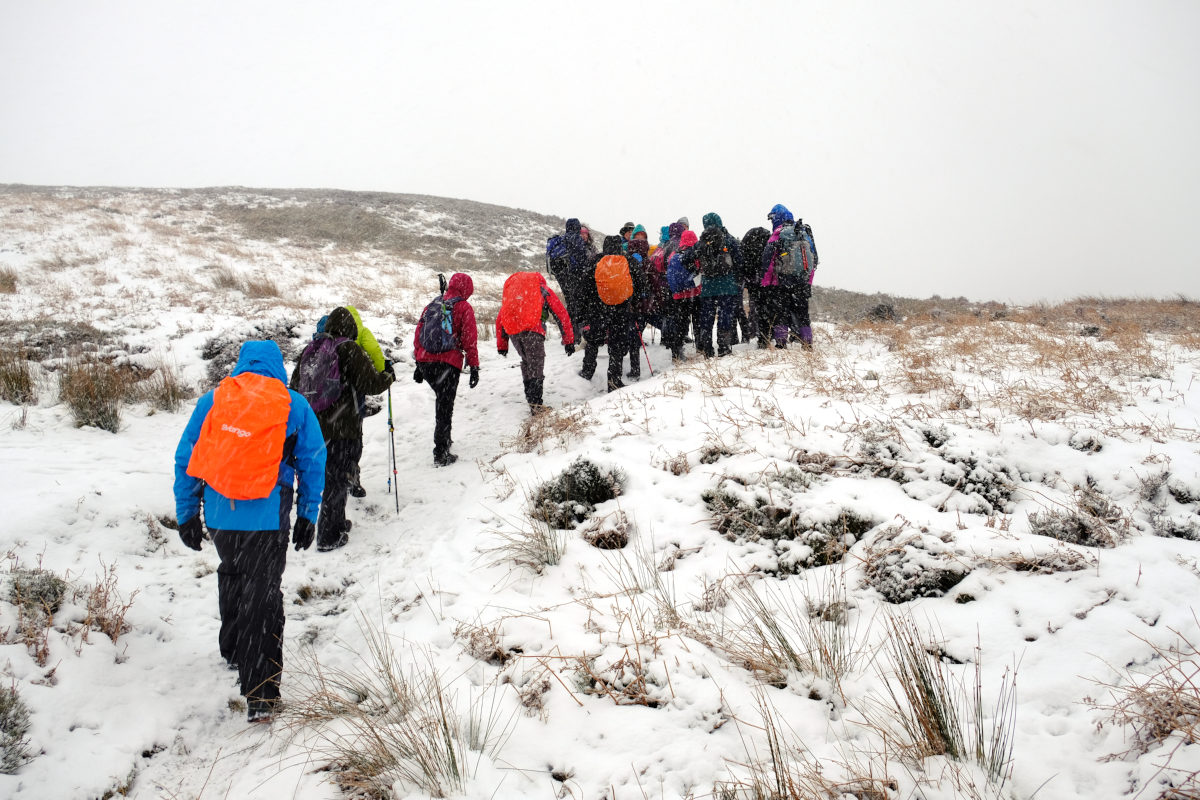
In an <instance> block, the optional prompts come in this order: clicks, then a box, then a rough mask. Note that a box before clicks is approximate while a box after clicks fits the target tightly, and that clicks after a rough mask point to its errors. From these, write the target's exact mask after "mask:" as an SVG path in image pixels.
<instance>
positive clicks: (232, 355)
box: [200, 309, 332, 386]
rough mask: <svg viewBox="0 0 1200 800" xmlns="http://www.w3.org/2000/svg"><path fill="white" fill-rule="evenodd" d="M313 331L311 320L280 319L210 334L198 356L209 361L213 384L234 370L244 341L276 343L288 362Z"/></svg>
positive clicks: (209, 375)
mask: <svg viewBox="0 0 1200 800" xmlns="http://www.w3.org/2000/svg"><path fill="white" fill-rule="evenodd" d="M331 310H332V309H331ZM315 332H316V327H315V325H314V323H313V322H312V321H309V320H304V319H287V318H283V319H276V320H268V321H264V322H260V323H258V324H257V325H254V326H252V327H249V328H239V329H237V330H229V331H225V332H223V333H219V334H217V335H216V336H213V337H212V338H210V339H209V340H208V341H206V342H205V343H204V347H203V348H202V349H201V350H200V357H201V358H203V359H204V360H205V361H207V362H208V383H209V386H216V385H217V384H218V383H220V382H221V381H222V380H223V379H224V378H227V377H229V374H230V373H231V372H233V367H234V365H235V364H237V360H238V353H239V352H240V351H241V349H242V343H243V342H246V341H248V340H250V339H270V340H271V341H273V342H275V344H277V345H279V349H280V351H281V352H282V353H283V363H285V364H289V363H291V362H292V361H294V360H295V359H296V357H297V356H299V355H300V350H301V349H303V347H304V343H305V342H307V341H308V338H309V336H310V335H311V334H313V333H315Z"/></svg>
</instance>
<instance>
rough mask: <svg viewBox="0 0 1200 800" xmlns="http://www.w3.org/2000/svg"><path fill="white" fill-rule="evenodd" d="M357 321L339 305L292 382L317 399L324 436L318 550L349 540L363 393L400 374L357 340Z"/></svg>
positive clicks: (313, 402) (310, 398)
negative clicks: (348, 509)
mask: <svg viewBox="0 0 1200 800" xmlns="http://www.w3.org/2000/svg"><path fill="white" fill-rule="evenodd" d="M357 339H358V325H356V324H355V322H354V315H353V314H351V313H350V311H349V309H347V308H345V307H344V306H339V307H338V308H335V309H334V310H333V311H331V312H330V314H329V321H328V322H326V323H325V332H324V333H321V334H318V335H317V336H316V337H315V338H314V339H313V341H311V342H309V344H308V346H307V347H305V348H304V351H303V352H302V353H300V358H299V359H298V360H297V362H296V368H295V369H294V370H292V378H291V381H290V386H291V388H292V389H294V390H296V391H297V392H300V393H301V394H302V395H304V397H305V398H306V399H307V400H308V401H309V403H310V404H311V405H312V407H313V410H314V411H315V412H316V414H317V420H318V421H319V422H320V423H321V435H322V436H323V437H324V438H325V449H326V451H327V453H328V455H327V457H326V459H325V491H324V493H323V494H322V496H321V516H320V518H319V520H318V521H317V550H319V551H321V552H328V551H330V550H336V549H337V548H339V547H344V546H345V545H346V543H347V542H349V541H350V528H351V526H352V524H353V523H352V522H351V521H350V520H348V519H346V500H347V498H348V497H349V494H350V487H351V486H353V485H354V478H355V474H356V472H357V465H358V459H359V457H360V456H361V455H362V447H363V443H362V419H363V418H362V417H361V416H360V415H359V399H360V398H361V397H363V396H365V395H368V394H379V393H380V392H383V391H386V390H387V388H388V387H389V386H391V385H392V381H394V380H395V379H396V374H395V372H394V371H393V370H392V368H391V364H385V367H384V371H383V372H377V371H376V370H375V365H374V364H373V363H372V362H371V357H370V356H368V355H367V352H366V351H365V350H363V348H362V347H361V346H360V345H359V344H358V342H357Z"/></svg>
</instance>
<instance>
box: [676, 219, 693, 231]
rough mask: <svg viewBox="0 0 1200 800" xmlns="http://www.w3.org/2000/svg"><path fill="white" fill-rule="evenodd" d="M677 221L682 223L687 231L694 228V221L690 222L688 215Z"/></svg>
mask: <svg viewBox="0 0 1200 800" xmlns="http://www.w3.org/2000/svg"><path fill="white" fill-rule="evenodd" d="M675 221H676V222H678V223H679V224H680V225H682V226H683V229H684V230H685V231H690V230H691V229H692V223H690V222H688V218H687V217H680V218H679V219H677V220H675Z"/></svg>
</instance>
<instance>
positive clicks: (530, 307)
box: [496, 272, 575, 415]
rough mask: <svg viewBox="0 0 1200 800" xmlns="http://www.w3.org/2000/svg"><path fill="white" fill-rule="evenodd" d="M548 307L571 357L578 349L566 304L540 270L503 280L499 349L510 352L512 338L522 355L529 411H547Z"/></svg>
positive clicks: (497, 336)
mask: <svg viewBox="0 0 1200 800" xmlns="http://www.w3.org/2000/svg"><path fill="white" fill-rule="evenodd" d="M547 308H549V311H550V313H551V314H553V315H554V320H555V322H557V323H558V329H559V331H560V332H561V333H562V343H563V348H564V349H565V350H566V351H567V356H568V357H570V356H571V355H572V354H574V352H575V334H574V332H573V331H572V330H571V317H570V315H569V314H567V309H566V306H564V305H563V303H562V301H561V300H559V299H558V295H556V294H555V293H554V290H553V289H551V288H550V287H549V286H548V285H547V284H546V279H545V278H543V277H542V276H541V274H540V273H537V272H514V273H513V274H512V275H509V276H508V279H507V280H505V281H504V291H503V294H502V297H501V300H500V312H499V313H498V314H497V315H496V351H497V352H498V353H500V355H502V356H507V355H508V342H509V340H510V339H511V340H512V344H513V347H514V348H516V351H517V355H519V356H520V357H521V380H522V381H523V382H524V384H525V402H527V403H529V413H530V414H535V415H536V414H539V413H541V412H542V411H544V410H545V408H546V407H545V405H543V403H542V385H543V383H544V381H545V369H546V326H545V325H544V324H542V318H543V316H544V315H545V313H546V309H547Z"/></svg>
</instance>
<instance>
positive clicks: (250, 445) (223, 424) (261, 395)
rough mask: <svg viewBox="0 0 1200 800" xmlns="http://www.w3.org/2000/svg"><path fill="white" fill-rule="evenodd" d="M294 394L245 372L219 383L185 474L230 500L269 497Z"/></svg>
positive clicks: (265, 379)
mask: <svg viewBox="0 0 1200 800" xmlns="http://www.w3.org/2000/svg"><path fill="white" fill-rule="evenodd" d="M291 408H292V395H291V392H289V391H288V389H287V387H286V386H284V385H283V383H282V382H281V381H278V380H276V379H275V378H268V377H266V376H265V375H258V374H255V373H253V372H243V373H242V374H241V375H236V376H234V377H230V378H226V379H225V380H223V381H221V384H220V385H219V386H217V388H216V390H215V391H214V392H213V404H212V408H211V409H209V412H208V416H207V417H205V418H204V425H203V426H202V427H201V428H200V437H199V438H198V439H197V440H196V446H195V447H193V448H192V457H191V459H190V460H189V461H188V467H187V474H188V475H190V476H192V477H193V478H199V479H200V480H202V481H204V482H205V483H207V484H208V485H209V486H211V487H212V488H213V489H215V490H216V491H218V492H220V493H221V494H222V495H223V496H225V497H228V498H229V499H230V500H258V499H261V498H263V497H268V496H269V495H270V494H271V492H272V490H274V488H275V484H276V483H277V482H278V480H279V462H280V461H281V460H282V459H283V443H284V440H285V439H286V438H287V420H288V414H289V412H290V411H291Z"/></svg>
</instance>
